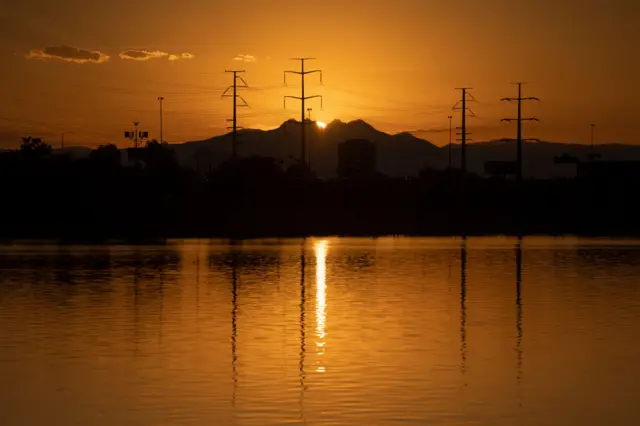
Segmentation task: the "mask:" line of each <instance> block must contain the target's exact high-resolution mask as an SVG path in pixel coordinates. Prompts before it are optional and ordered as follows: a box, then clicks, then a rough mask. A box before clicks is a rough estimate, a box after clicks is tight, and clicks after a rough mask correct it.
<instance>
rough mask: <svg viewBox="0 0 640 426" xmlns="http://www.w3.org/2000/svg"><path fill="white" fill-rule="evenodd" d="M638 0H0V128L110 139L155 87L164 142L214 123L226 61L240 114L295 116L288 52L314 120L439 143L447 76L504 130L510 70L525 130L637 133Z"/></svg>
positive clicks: (149, 124) (227, 108)
mask: <svg viewBox="0 0 640 426" xmlns="http://www.w3.org/2000/svg"><path fill="white" fill-rule="evenodd" d="M5 3H8V2H5ZM639 15H640V5H639V3H638V2H633V1H625V0H611V1H608V2H601V1H596V0H583V1H578V0H573V1H572V0H556V1H535V2H534V1H530V0H522V1H518V2H510V1H506V0H486V1H483V2H471V1H463V0H449V1H435V0H422V1H419V0H395V1H390V0H370V1H364V0H351V1H337V0H325V1H321V2H293V1H288V0H280V1H273V0H264V1H263V0H245V1H243V2H219V1H215V0H206V1H205V0H183V1H182V2H173V1H168V0H154V1H151V0H139V1H136V2H130V1H128V2H125V1H121V0H110V1H108V2H107V1H102V0H99V1H96V2H86V1H80V0H60V1H57V2H51V1H48V0H23V1H21V2H19V3H17V4H11V5H9V4H6V5H4V4H3V5H2V6H0V24H1V25H0V66H2V69H3V78H2V79H1V80H0V100H1V101H2V102H0V143H1V146H4V147H7V146H14V147H15V146H17V145H18V144H19V136H22V135H27V134H32V135H34V136H42V137H44V138H45V140H48V141H50V142H52V143H56V144H57V143H58V141H59V139H60V134H61V133H63V132H72V133H71V134H69V135H67V136H66V140H67V143H68V144H69V145H72V144H84V145H88V146H92V145H97V144H100V143H108V142H114V143H118V144H119V145H122V146H124V145H126V141H125V140H124V139H123V138H122V133H123V131H124V130H129V127H130V123H131V122H132V121H134V120H139V121H141V122H142V126H141V127H142V128H144V130H149V131H150V133H151V136H152V137H157V136H158V128H159V125H158V121H159V120H158V101H157V97H158V96H164V97H165V99H166V100H165V104H164V105H165V108H164V109H165V115H164V123H165V131H164V135H165V140H167V141H168V142H181V141H185V140H194V139H202V138H206V137H210V136H213V135H216V134H220V133H222V132H223V131H224V130H223V129H224V127H225V126H226V125H227V123H226V122H225V119H226V118H228V117H230V113H231V101H230V100H221V99H220V95H221V92H222V90H224V88H226V86H227V85H228V84H230V82H231V79H230V76H229V75H227V74H225V73H224V70H225V69H229V68H241V69H245V70H246V71H247V73H246V74H245V75H244V77H245V78H246V80H247V82H248V83H249V84H250V85H251V86H252V87H253V89H251V90H249V91H246V92H245V93H244V94H243V96H244V97H245V99H246V100H247V102H249V104H250V105H251V108H250V109H243V110H241V112H240V114H239V119H240V123H239V124H240V125H243V126H246V127H259V128H270V127H275V126H277V125H279V124H280V123H281V122H282V121H284V120H285V119H287V118H291V117H295V118H299V114H300V113H299V106H298V104H297V103H296V102H290V103H288V108H287V109H284V108H283V100H282V96H283V95H299V91H298V88H299V84H298V81H299V80H297V79H295V78H292V79H291V80H290V81H291V87H290V88H285V87H283V71H284V70H286V69H291V70H294V69H296V67H297V66H298V64H296V63H293V62H290V61H288V58H290V57H295V56H314V57H316V58H318V60H317V61H314V62H312V63H310V66H313V67H315V68H321V69H322V70H323V71H324V83H325V85H324V86H320V85H319V84H318V79H317V77H316V76H311V77H309V79H310V82H309V85H308V86H307V87H308V93H309V94H321V95H323V96H324V107H325V108H324V110H323V111H321V110H320V104H319V103H316V102H315V101H312V102H311V104H310V105H309V106H311V107H313V118H314V119H317V120H322V121H330V120H332V119H335V118H339V119H342V120H345V121H346V120H351V119H355V118H363V119H365V120H367V121H369V122H370V123H371V124H373V125H374V126H376V127H377V128H379V129H381V130H384V131H387V132H391V133H393V132H399V131H404V130H410V131H414V130H419V129H423V130H429V132H421V133H419V136H421V137H425V138H426V139H429V140H432V141H433V142H434V143H437V144H439V145H443V144H446V143H447V140H448V121H447V116H448V115H450V114H451V113H452V111H451V107H452V105H453V104H454V103H455V102H456V101H457V99H458V96H459V94H458V93H456V91H455V90H454V88H455V87H459V86H471V87H473V88H474V90H473V91H472V93H473V95H474V96H475V98H476V99H477V101H478V102H476V103H475V104H472V105H471V106H472V107H473V109H474V111H475V113H476V114H477V115H478V117H477V118H475V119H471V120H470V121H469V126H470V131H471V132H472V133H473V138H474V139H475V140H480V139H486V138H492V137H504V136H512V135H514V134H515V129H514V126H515V125H513V124H512V125H510V124H502V123H500V121H499V120H500V118H502V117H506V116H512V115H513V114H514V113H515V106H514V105H508V104H505V103H501V102H500V101H499V99H500V98H501V97H503V96H514V95H515V87H514V86H512V85H510V84H509V82H511V81H517V80H523V81H527V82H529V84H528V85H526V86H525V95H527V96H538V97H540V98H541V99H542V100H541V102H540V103H539V104H538V105H534V104H531V103H528V104H527V105H526V109H525V115H535V116H537V117H539V118H540V119H541V120H542V121H541V122H540V123H539V124H535V123H534V124H530V125H529V126H528V128H527V130H526V131H525V135H526V136H531V137H539V138H544V139H548V140H559V141H575V142H588V140H589V135H590V131H589V124H590V123H592V122H595V123H596V124H597V135H598V140H599V141H601V142H614V141H619V142H626V143H637V142H638V137H637V135H638V133H637V131H636V130H635V128H634V125H635V120H636V117H635V114H634V112H635V107H634V104H635V102H636V100H637V99H636V98H637V94H638V93H640V90H638V89H637V87H636V86H634V84H635V80H634V79H633V77H635V76H637V75H639V74H640V65H639V62H640V61H639V60H638V57H637V54H636V53H635V52H634V49H636V48H637V46H638V44H639V43H638V42H639V41H640V29H639V28H638V26H637V23H636V22H635V20H636V18H637V17H638V16H639ZM55 46H70V47H73V48H80V49H83V50H86V51H88V52H84V53H83V52H78V51H75V52H74V50H72V49H51V47H55ZM130 50H136V51H138V53H136V52H129V53H128V55H129V57H131V56H140V55H141V53H139V51H141V50H144V51H147V52H160V53H155V54H154V55H151V56H152V57H150V58H149V59H147V60H132V59H122V58H121V54H122V53H123V52H126V51H130ZM90 52H99V53H93V54H92V53H90ZM185 53H188V54H189V55H183V54H185ZM171 55H173V56H171ZM107 56H108V57H109V58H108V59H107V58H106V57H107ZM65 58H66V59H68V60H69V59H74V60H75V59H78V58H80V59H82V58H85V59H86V58H90V59H91V60H90V61H86V62H84V63H77V61H76V62H70V61H68V60H67V61H65V60H63V59H65ZM170 59H176V60H170ZM234 59H243V60H234ZM454 115H456V114H454ZM456 121H458V117H457V115H456Z"/></svg>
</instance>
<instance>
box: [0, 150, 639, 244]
mask: <svg viewBox="0 0 640 426" xmlns="http://www.w3.org/2000/svg"><path fill="white" fill-rule="evenodd" d="M120 155H121V153H120V152H119V151H118V149H117V148H116V147H115V146H113V145H108V146H102V147H100V148H98V149H96V150H94V151H93V152H92V153H91V155H90V156H89V157H88V158H86V159H72V158H71V157H69V156H65V155H56V154H54V153H53V151H52V149H51V147H50V146H48V145H47V144H45V143H43V142H42V141H40V140H37V139H30V138H26V139H25V140H24V141H23V144H22V146H21V148H20V149H19V150H16V151H10V152H5V153H2V154H0V178H1V179H2V188H3V194H2V210H1V213H0V224H1V225H0V237H1V238H5V239H10V238H59V239H70V240H80V239H90V240H94V239H107V238H165V237H262V236H283V237H284V236H302V235H382V234H413V235H419V234H424V235H448V234H461V233H465V234H469V235H473V234H585V235H638V234H640V225H639V222H638V221H637V220H636V218H637V217H638V213H640V208H639V207H638V203H636V200H635V194H636V192H637V188H638V183H639V182H638V181H637V180H633V179H631V180H629V179H627V180H607V179H604V180H602V179H600V180H598V181H594V180H588V179H564V180H525V181H524V182H521V183H519V182H515V181H513V180H506V179H500V178H491V179H485V178H480V177H478V176H476V175H471V174H469V175H466V176H465V175H462V174H461V173H460V172H457V171H434V170H428V169H427V170H423V171H422V172H421V173H420V175H419V176H418V177H415V178H411V179H395V178H394V179H390V178H386V177H384V176H377V177H375V178H369V179H332V180H320V179H317V178H315V177H314V176H313V174H312V173H309V172H308V171H307V170H306V169H303V168H301V167H299V166H291V167H288V168H284V167H283V166H282V164H281V163H280V162H278V161H277V160H274V159H271V158H265V157H251V158H241V159H239V160H236V161H228V162H226V163H224V164H222V165H221V166H220V167H218V168H217V169H214V170H212V171H211V173H209V174H208V175H206V176H201V175H198V174H197V173H196V172H195V171H193V170H191V169H188V168H183V167H180V166H179V165H178V163H177V161H176V160H175V156H174V155H173V151H172V150H171V149H170V148H169V147H168V146H167V145H163V144H159V143H157V142H155V141H153V142H150V143H149V144H148V145H147V146H146V147H145V148H143V149H140V150H139V152H138V155H137V157H136V158H138V161H137V162H135V163H134V164H133V165H132V166H126V167H125V166H123V165H121V160H120Z"/></svg>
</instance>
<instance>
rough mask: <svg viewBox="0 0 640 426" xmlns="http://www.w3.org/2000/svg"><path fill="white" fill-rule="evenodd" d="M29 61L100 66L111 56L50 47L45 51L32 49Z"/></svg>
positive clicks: (69, 48)
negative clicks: (50, 60)
mask: <svg viewBox="0 0 640 426" xmlns="http://www.w3.org/2000/svg"><path fill="white" fill-rule="evenodd" d="M27 59H40V60H48V59H57V60H60V61H65V62H75V63H77V64H86V63H94V64H99V63H102V62H106V61H108V60H109V56H107V55H105V54H104V53H101V52H99V51H97V50H85V49H79V48H77V47H71V46H49V47H45V48H44V49H32V50H31V51H30V52H29V53H28V54H27Z"/></svg>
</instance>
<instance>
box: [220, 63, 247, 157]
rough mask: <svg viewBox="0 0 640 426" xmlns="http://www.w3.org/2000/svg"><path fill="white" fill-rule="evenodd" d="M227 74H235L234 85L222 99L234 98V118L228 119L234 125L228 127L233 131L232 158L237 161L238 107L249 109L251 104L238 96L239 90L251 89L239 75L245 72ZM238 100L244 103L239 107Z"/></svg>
mask: <svg viewBox="0 0 640 426" xmlns="http://www.w3.org/2000/svg"><path fill="white" fill-rule="evenodd" d="M225 72H228V73H231V74H233V85H231V86H229V87H227V90H225V91H224V93H223V94H222V98H233V118H231V119H227V121H228V122H231V123H233V124H232V126H230V127H227V129H232V130H233V134H232V140H231V157H232V158H233V159H234V160H236V159H237V158H238V129H239V127H238V107H248V106H249V104H248V103H247V101H245V100H244V98H243V97H242V96H238V89H246V88H248V87H249V85H248V84H247V82H246V81H244V78H242V77H240V76H239V75H238V74H240V73H243V72H245V71H243V70H226V71H225ZM238 80H240V81H241V82H242V84H241V85H238ZM230 90H233V94H229V93H228V92H229V91H230ZM238 99H240V100H241V101H242V103H241V104H240V105H238Z"/></svg>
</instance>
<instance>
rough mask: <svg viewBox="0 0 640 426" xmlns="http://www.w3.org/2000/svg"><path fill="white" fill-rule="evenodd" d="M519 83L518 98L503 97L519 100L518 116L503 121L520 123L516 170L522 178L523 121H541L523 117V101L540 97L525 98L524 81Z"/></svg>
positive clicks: (507, 100) (508, 99) (517, 139)
mask: <svg viewBox="0 0 640 426" xmlns="http://www.w3.org/2000/svg"><path fill="white" fill-rule="evenodd" d="M514 84H517V85H518V97H517V98H502V99H501V100H502V101H506V102H512V101H517V102H518V117H516V118H503V119H502V121H508V122H511V121H516V122H517V123H518V134H517V138H516V141H517V154H516V166H517V170H516V178H517V179H518V180H522V141H523V139H522V122H523V121H540V120H538V119H537V118H533V117H532V118H523V117H522V101H539V100H540V99H538V98H534V97H528V98H523V97H522V85H523V84H524V83H521V82H519V83H514ZM526 140H527V141H534V140H537V139H526Z"/></svg>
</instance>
